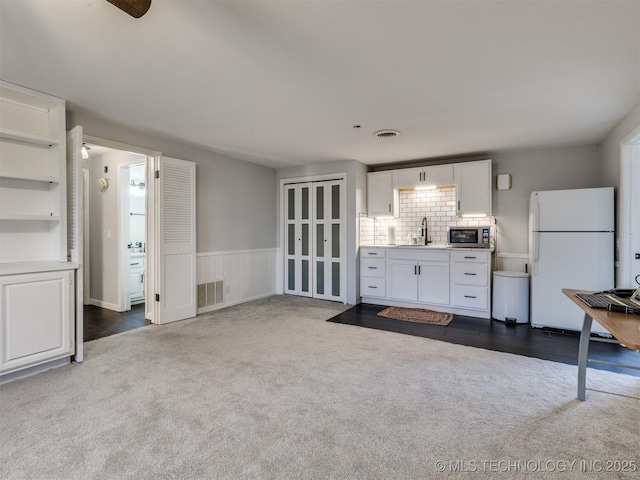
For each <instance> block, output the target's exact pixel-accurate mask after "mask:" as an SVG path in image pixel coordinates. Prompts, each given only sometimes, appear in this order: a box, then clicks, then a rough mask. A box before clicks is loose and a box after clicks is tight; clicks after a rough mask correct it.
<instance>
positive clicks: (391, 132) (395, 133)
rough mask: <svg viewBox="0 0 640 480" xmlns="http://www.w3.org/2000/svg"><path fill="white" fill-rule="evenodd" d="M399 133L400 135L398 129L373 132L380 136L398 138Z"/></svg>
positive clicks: (374, 134) (375, 135)
mask: <svg viewBox="0 0 640 480" xmlns="http://www.w3.org/2000/svg"><path fill="white" fill-rule="evenodd" d="M398 135H400V132H399V131H398V130H378V131H377V132H373V136H374V137H378V138H396V137H397V136H398Z"/></svg>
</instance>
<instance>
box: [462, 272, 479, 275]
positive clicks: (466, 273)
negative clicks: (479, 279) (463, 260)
mask: <svg viewBox="0 0 640 480" xmlns="http://www.w3.org/2000/svg"><path fill="white" fill-rule="evenodd" d="M464 274H465V275H477V273H468V272H464Z"/></svg>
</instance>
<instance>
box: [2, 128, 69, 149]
mask: <svg viewBox="0 0 640 480" xmlns="http://www.w3.org/2000/svg"><path fill="white" fill-rule="evenodd" d="M0 138H4V139H7V140H15V141H17V142H24V143H31V144H33V145H41V146H44V147H48V146H53V145H57V144H58V143H60V142H59V140H58V139H57V138H52V137H43V136H41V135H33V134H31V133H26V132H20V131H18V130H11V129H8V128H0Z"/></svg>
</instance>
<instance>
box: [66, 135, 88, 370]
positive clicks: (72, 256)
mask: <svg viewBox="0 0 640 480" xmlns="http://www.w3.org/2000/svg"><path fill="white" fill-rule="evenodd" d="M81 151H82V127H81V126H77V127H74V128H72V129H71V130H70V131H69V132H67V252H68V254H67V258H68V260H69V261H71V262H74V263H77V264H78V265H80V267H79V268H78V270H77V271H76V278H75V297H74V298H75V308H74V310H75V316H74V318H75V323H76V325H75V327H76V328H75V356H74V359H75V361H76V362H82V360H83V358H84V344H83V336H84V331H83V322H84V318H83V310H84V267H83V255H84V223H83V220H84V173H83V171H82V166H81V165H80V161H81Z"/></svg>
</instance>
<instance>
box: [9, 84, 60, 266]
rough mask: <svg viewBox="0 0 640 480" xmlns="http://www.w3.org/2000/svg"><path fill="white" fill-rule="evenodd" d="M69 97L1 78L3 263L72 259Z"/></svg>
mask: <svg viewBox="0 0 640 480" xmlns="http://www.w3.org/2000/svg"><path fill="white" fill-rule="evenodd" d="M65 141H66V136H65V102H64V100H61V99H59V98H56V97H51V96H49V95H45V94H42V93H38V92H34V91H31V90H28V89H25V88H22V87H19V86H16V85H12V84H10V83H6V82H1V83H0V244H2V249H1V251H0V263H6V262H25V261H26V262H29V261H32V262H35V261H51V260H54V261H59V262H64V261H66V259H67V245H66V239H67V227H66V182H65V179H66V177H65V169H66V165H65V162H66V151H65V148H66V143H65Z"/></svg>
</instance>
